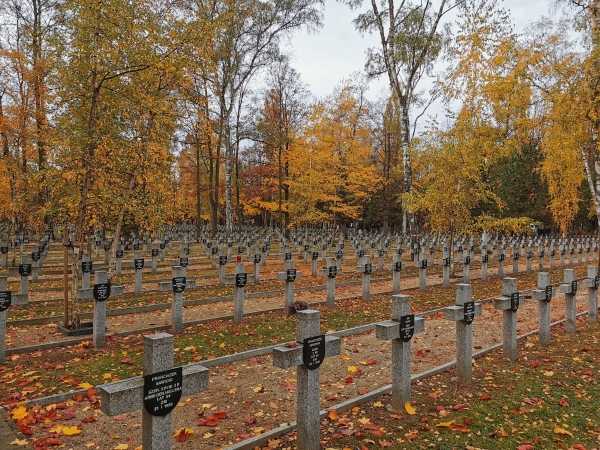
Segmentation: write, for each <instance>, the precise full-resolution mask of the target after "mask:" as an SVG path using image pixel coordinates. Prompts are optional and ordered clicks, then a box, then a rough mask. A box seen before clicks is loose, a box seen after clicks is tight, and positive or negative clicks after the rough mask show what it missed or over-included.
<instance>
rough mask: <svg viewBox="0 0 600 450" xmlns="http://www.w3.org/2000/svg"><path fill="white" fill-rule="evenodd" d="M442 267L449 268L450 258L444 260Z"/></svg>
mask: <svg viewBox="0 0 600 450" xmlns="http://www.w3.org/2000/svg"><path fill="white" fill-rule="evenodd" d="M444 267H450V258H444Z"/></svg>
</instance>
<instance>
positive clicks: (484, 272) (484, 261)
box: [481, 247, 490, 281]
mask: <svg viewBox="0 0 600 450" xmlns="http://www.w3.org/2000/svg"><path fill="white" fill-rule="evenodd" d="M489 262H490V256H489V254H488V249H487V247H482V248H481V279H482V280H483V281H487V279H488V264H489Z"/></svg>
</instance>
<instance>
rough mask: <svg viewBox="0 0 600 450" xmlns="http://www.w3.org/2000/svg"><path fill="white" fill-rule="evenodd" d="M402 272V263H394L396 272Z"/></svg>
mask: <svg viewBox="0 0 600 450" xmlns="http://www.w3.org/2000/svg"><path fill="white" fill-rule="evenodd" d="M401 270H402V262H401V261H396V262H395V263H394V272H400V271H401Z"/></svg>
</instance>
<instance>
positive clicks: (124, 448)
mask: <svg viewBox="0 0 600 450" xmlns="http://www.w3.org/2000/svg"><path fill="white" fill-rule="evenodd" d="M128 448H129V445H127V444H119V445H117V446H116V447H115V448H113V450H127V449H128Z"/></svg>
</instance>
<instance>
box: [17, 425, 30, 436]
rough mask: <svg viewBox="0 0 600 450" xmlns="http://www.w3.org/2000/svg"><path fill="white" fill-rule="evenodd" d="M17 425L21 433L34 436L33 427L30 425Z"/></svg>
mask: <svg viewBox="0 0 600 450" xmlns="http://www.w3.org/2000/svg"><path fill="white" fill-rule="evenodd" d="M17 427H18V428H19V431H20V432H21V433H23V434H24V435H25V436H32V435H33V430H32V429H31V427H30V426H28V425H25V424H17Z"/></svg>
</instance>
